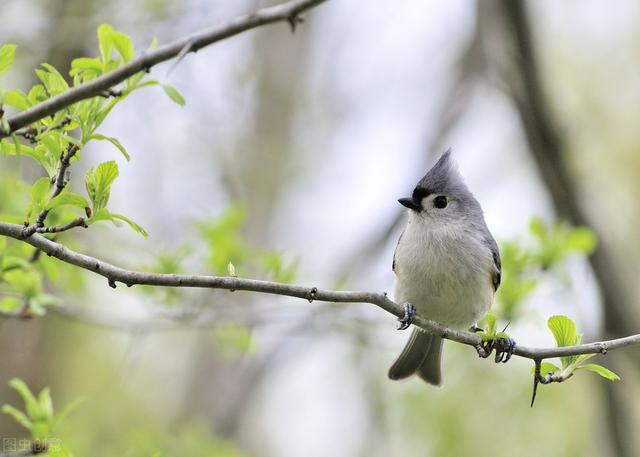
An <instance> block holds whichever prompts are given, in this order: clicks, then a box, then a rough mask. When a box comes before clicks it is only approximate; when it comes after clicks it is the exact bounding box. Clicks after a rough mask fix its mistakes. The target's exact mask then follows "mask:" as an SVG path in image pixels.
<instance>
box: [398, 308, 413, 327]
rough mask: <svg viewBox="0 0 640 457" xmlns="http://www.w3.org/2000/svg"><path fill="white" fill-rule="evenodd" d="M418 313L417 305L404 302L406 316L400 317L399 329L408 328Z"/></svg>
mask: <svg viewBox="0 0 640 457" xmlns="http://www.w3.org/2000/svg"><path fill="white" fill-rule="evenodd" d="M415 315H416V307H415V306H413V304H412V303H409V302H406V303H405V304H404V316H402V317H400V318H398V322H399V324H398V330H406V329H408V328H409V326H410V325H411V323H412V322H413V316H415Z"/></svg>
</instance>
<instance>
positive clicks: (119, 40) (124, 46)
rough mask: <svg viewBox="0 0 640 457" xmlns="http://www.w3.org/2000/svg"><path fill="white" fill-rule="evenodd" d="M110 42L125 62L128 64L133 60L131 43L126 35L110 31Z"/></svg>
mask: <svg viewBox="0 0 640 457" xmlns="http://www.w3.org/2000/svg"><path fill="white" fill-rule="evenodd" d="M111 42H112V43H113V46H115V48H116V50H117V51H118V53H119V54H120V55H121V56H122V58H123V59H124V61H125V62H129V61H130V60H131V59H132V58H133V43H132V42H131V38H129V36H128V35H125V34H124V33H122V32H118V31H116V30H112V31H111Z"/></svg>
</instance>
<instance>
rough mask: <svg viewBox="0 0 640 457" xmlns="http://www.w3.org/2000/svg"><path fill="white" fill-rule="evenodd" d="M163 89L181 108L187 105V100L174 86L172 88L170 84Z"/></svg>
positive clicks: (163, 86)
mask: <svg viewBox="0 0 640 457" xmlns="http://www.w3.org/2000/svg"><path fill="white" fill-rule="evenodd" d="M162 88H163V89H164V91H165V93H166V94H167V95H168V96H169V98H170V99H171V100H173V101H174V102H176V103H177V104H178V105H180V106H184V105H185V103H186V100H185V99H184V97H183V96H182V94H181V93H180V92H178V89H176V88H175V87H173V86H170V85H169V84H163V85H162Z"/></svg>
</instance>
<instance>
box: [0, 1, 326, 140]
mask: <svg viewBox="0 0 640 457" xmlns="http://www.w3.org/2000/svg"><path fill="white" fill-rule="evenodd" d="M324 1H326V0H295V1H290V2H288V3H284V4H282V5H276V6H271V7H268V8H263V9H260V10H258V11H256V12H255V13H252V14H249V15H246V16H241V17H238V18H236V19H234V20H233V21H231V22H230V23H228V24H225V25H222V26H217V27H212V28H210V29H207V30H204V31H202V32H199V33H196V34H194V35H191V36H189V37H187V38H182V39H180V40H177V41H174V42H173V43H169V44H167V45H164V46H160V47H159V48H158V49H156V50H154V51H152V52H149V53H145V54H143V55H142V56H140V57H138V58H137V59H133V60H131V61H130V62H128V63H127V64H125V65H123V66H122V67H120V68H118V69H116V70H114V71H112V72H110V73H107V74H105V75H102V76H100V77H99V78H96V79H94V80H92V81H89V82H87V83H84V84H82V85H80V86H76V87H74V88H72V89H69V90H68V91H66V92H63V93H62V94H60V95H56V96H55V97H51V98H50V99H48V100H46V101H44V102H42V103H40V104H38V105H36V106H33V107H31V108H29V109H28V110H26V111H22V112H20V113H17V114H14V115H13V116H10V117H8V118H7V123H8V126H9V130H8V131H3V130H2V129H0V139H2V138H4V137H7V136H9V135H11V133H13V132H15V131H16V130H18V129H21V128H23V127H26V126H28V125H30V124H32V123H34V122H36V121H39V120H40V119H44V118H45V117H47V116H51V115H52V114H54V113H56V112H57V111H60V110H61V109H63V108H66V107H67V106H71V105H73V104H74V103H77V102H79V101H81V100H84V99H87V98H91V97H95V96H97V95H102V94H103V93H105V91H107V93H109V92H108V91H109V89H110V88H112V87H113V86H115V85H116V84H119V83H121V82H123V81H124V80H125V79H127V78H129V77H131V76H133V75H135V74H136V73H139V72H141V71H149V70H150V69H151V67H153V66H154V65H156V64H158V63H160V62H164V61H166V60H170V59H172V58H174V57H177V56H184V55H186V54H188V53H190V52H196V51H198V50H199V49H202V48H204V47H206V46H209V45H210V44H213V43H215V42H217V41H221V40H224V39H226V38H229V37H231V36H234V35H238V34H239V33H242V32H245V31H247V30H250V29H253V28H256V27H260V26H263V25H267V24H273V23H275V22H281V21H286V22H288V23H289V24H290V25H291V27H292V30H295V24H297V23H299V22H300V14H301V13H302V12H303V11H306V10H308V9H310V8H313V7H314V6H316V5H319V4H320V3H323V2H324Z"/></svg>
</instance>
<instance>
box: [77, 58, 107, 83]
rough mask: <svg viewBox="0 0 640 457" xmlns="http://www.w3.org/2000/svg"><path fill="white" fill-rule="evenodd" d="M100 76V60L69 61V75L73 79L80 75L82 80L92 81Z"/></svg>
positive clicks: (79, 59) (82, 59)
mask: <svg viewBox="0 0 640 457" xmlns="http://www.w3.org/2000/svg"><path fill="white" fill-rule="evenodd" d="M101 74H102V62H101V61H100V59H98V58H97V57H96V58H89V57H79V58H77V59H73V60H72V61H71V70H69V75H70V76H72V77H75V76H77V75H81V76H82V77H83V78H84V80H87V79H93V78H95V77H97V76H100V75H101Z"/></svg>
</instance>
